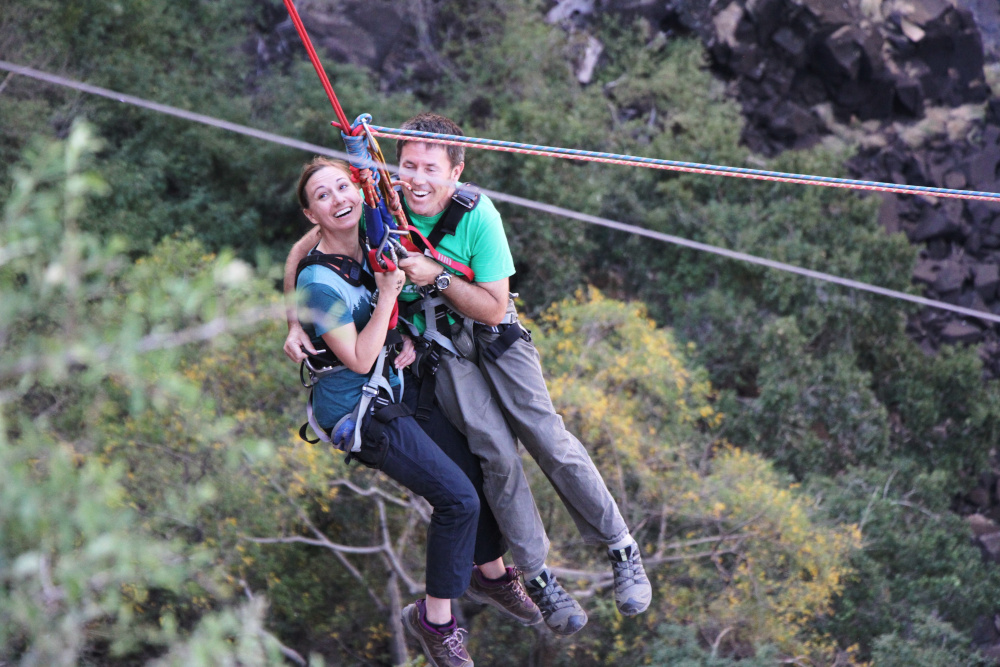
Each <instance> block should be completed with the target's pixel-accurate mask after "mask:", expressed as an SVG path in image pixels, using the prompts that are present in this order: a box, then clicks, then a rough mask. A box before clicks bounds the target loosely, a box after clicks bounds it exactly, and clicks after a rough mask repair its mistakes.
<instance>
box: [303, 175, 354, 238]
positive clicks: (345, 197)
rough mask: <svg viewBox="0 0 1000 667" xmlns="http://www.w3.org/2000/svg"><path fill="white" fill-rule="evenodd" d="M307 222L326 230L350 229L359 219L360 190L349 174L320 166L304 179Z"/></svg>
mask: <svg viewBox="0 0 1000 667" xmlns="http://www.w3.org/2000/svg"><path fill="white" fill-rule="evenodd" d="M305 191H306V197H307V201H308V202H309V208H307V209H305V211H304V213H305V215H306V217H307V218H309V220H310V222H312V223H313V224H317V225H319V226H320V227H322V228H323V229H326V230H329V231H338V230H347V229H353V228H354V227H356V226H357V225H358V222H359V221H360V220H361V191H360V190H359V189H358V186H357V184H356V183H352V182H351V175H350V174H348V173H347V172H345V171H343V170H341V169H338V168H337V167H323V168H322V169H320V170H319V171H317V172H316V173H315V174H313V175H312V177H310V178H309V180H308V181H307V182H306V187H305Z"/></svg>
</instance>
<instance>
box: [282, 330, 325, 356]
mask: <svg viewBox="0 0 1000 667" xmlns="http://www.w3.org/2000/svg"><path fill="white" fill-rule="evenodd" d="M306 352H309V354H317V351H316V348H314V347H313V344H312V341H311V340H309V336H308V335H307V334H306V332H305V331H304V330H303V329H302V325H301V324H298V323H295V324H292V323H291V322H289V323H288V336H287V337H286V338H285V356H286V357H288V358H289V359H291V360H292V361H294V362H295V363H297V364H298V363H301V362H302V361H303V360H304V359H305V358H306Z"/></svg>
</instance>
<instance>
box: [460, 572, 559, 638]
mask: <svg viewBox="0 0 1000 667" xmlns="http://www.w3.org/2000/svg"><path fill="white" fill-rule="evenodd" d="M520 575H521V573H520V572H518V570H517V568H513V567H508V568H507V573H506V574H505V575H504V576H503V578H501V579H496V580H493V579H487V578H486V577H484V576H483V573H482V572H480V571H479V568H478V567H473V568H472V580H471V581H470V582H469V587H468V588H467V589H466V590H465V597H467V598H468V599H470V600H472V601H473V602H476V603H479V604H488V605H490V606H491V607H495V608H497V609H499V610H500V612H501V613H503V615H504V616H507V617H508V618H510V619H512V620H514V621H517V622H518V623H520V624H521V625H537V624H538V623H541V622H542V611H541V610H540V609H539V608H538V605H536V604H535V603H534V602H533V601H532V600H531V598H530V597H528V593H527V591H525V590H524V586H522V585H521V579H520Z"/></svg>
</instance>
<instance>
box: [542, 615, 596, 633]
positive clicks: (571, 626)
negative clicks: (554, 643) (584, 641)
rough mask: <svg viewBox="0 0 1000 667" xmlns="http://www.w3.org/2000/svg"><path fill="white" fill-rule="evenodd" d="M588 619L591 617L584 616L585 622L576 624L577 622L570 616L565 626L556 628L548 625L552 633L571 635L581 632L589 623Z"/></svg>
mask: <svg viewBox="0 0 1000 667" xmlns="http://www.w3.org/2000/svg"><path fill="white" fill-rule="evenodd" d="M574 618H578V617H574ZM588 620H590V619H588V618H587V617H586V616H584V617H583V622H582V623H580V625H576V622H575V621H574V620H573V618H570V620H569V621H567V625H566V627H565V628H554V627H552V626H551V625H549V626H548V627H549V630H551V631H552V634H555V635H559V636H560V637H569V636H570V635H575V634H576V633H578V632H580V630H583V628H584V627H585V626H586V625H587V621H588ZM546 625H548V623H546Z"/></svg>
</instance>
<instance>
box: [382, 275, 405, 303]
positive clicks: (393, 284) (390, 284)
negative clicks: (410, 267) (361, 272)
mask: <svg viewBox="0 0 1000 667" xmlns="http://www.w3.org/2000/svg"><path fill="white" fill-rule="evenodd" d="M404 282H406V274H405V273H403V272H402V271H400V270H399V269H396V270H395V271H386V272H385V273H377V272H376V273H375V286H376V287H378V302H379V305H381V304H382V300H383V299H385V300H386V302H388V303H392V302H393V301H395V300H396V297H397V296H399V293H400V292H402V291H403V283H404Z"/></svg>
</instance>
